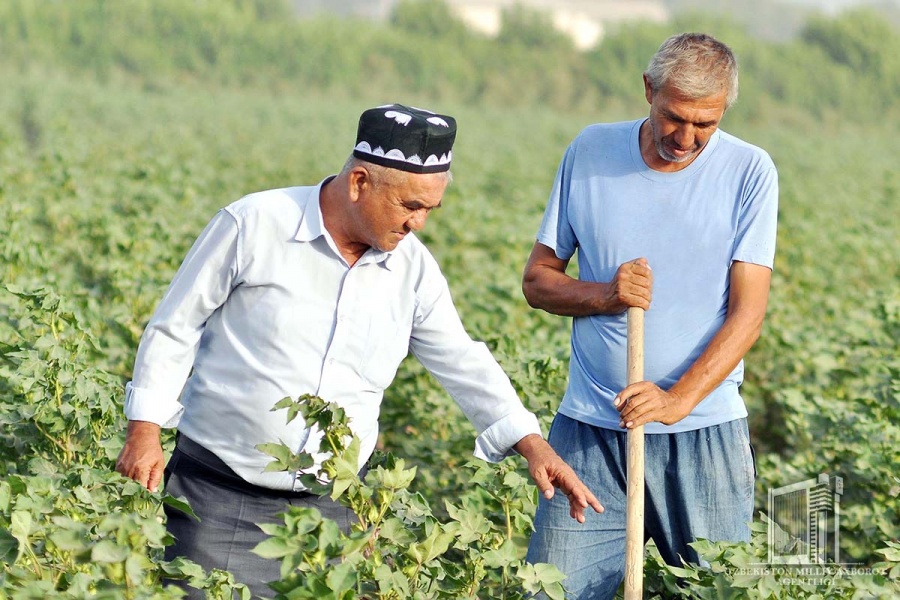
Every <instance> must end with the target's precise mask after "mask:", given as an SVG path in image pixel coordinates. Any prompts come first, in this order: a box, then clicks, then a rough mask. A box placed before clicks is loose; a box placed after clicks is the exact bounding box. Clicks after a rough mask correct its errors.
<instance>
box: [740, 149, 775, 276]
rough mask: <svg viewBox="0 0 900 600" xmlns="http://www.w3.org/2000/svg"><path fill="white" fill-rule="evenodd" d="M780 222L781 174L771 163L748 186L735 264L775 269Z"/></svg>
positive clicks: (741, 209)
mask: <svg viewBox="0 0 900 600" xmlns="http://www.w3.org/2000/svg"><path fill="white" fill-rule="evenodd" d="M777 222H778V172H777V171H776V169H775V166H774V165H772V163H771V162H768V165H767V166H766V167H765V168H763V169H761V170H760V172H759V173H758V174H757V175H756V176H755V177H753V178H752V179H751V180H750V181H749V182H748V185H747V191H746V193H745V194H744V197H743V199H742V201H741V207H740V212H739V214H738V226H737V234H736V236H735V240H734V252H733V253H732V256H731V260H732V261H740V262H747V263H753V264H757V265H762V266H764V267H769V268H770V269H771V268H773V266H774V263H775V236H776V229H777Z"/></svg>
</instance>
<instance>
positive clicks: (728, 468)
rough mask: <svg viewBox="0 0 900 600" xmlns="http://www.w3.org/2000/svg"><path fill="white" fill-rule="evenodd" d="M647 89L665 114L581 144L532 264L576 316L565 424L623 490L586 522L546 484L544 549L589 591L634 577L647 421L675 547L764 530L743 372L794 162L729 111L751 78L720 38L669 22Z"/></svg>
mask: <svg viewBox="0 0 900 600" xmlns="http://www.w3.org/2000/svg"><path fill="white" fill-rule="evenodd" d="M644 89H645V95H646V98H647V101H648V102H649V103H650V116H649V118H647V119H639V120H637V121H631V122H624V123H612V124H597V125H592V126H590V127H587V128H586V129H585V130H584V131H582V132H581V133H580V134H579V135H578V137H576V138H575V140H574V141H573V142H572V144H571V145H570V146H569V148H568V150H567V151H566V153H565V156H564V157H563V160H562V164H561V165H560V167H559V171H558V173H557V176H556V181H555V182H554V185H553V190H552V192H551V194H550V200H549V203H548V205H547V209H546V212H545V214H544V219H543V222H542V223H541V227H540V230H539V232H538V236H537V242H536V243H535V245H534V249H533V250H532V253H531V257H530V258H529V261H528V265H527V266H526V268H525V274H524V280H523V290H524V292H525V296H526V298H527V299H528V302H529V304H531V305H532V306H533V307H535V308H541V309H543V310H546V311H548V312H551V313H554V314H559V315H564V316H570V317H574V321H573V326H572V356H571V361H570V370H569V385H568V388H567V390H566V394H565V396H564V398H563V400H562V404H561V405H560V408H559V413H558V414H557V416H556V419H555V420H554V423H553V427H552V429H551V432H550V439H549V441H550V444H551V445H552V446H553V447H554V449H555V450H556V451H557V452H558V453H559V454H560V456H561V457H562V458H563V459H564V460H565V461H566V462H568V463H569V464H570V465H571V466H572V467H573V468H574V469H575V471H576V472H577V473H578V475H579V476H580V477H581V478H582V480H583V481H584V482H585V483H586V484H587V485H588V486H589V487H590V488H591V489H592V490H593V491H594V492H595V493H596V494H597V497H598V498H599V499H600V501H601V502H602V503H603V504H604V506H605V508H606V510H605V512H604V513H602V514H592V515H588V516H587V521H586V523H584V524H583V525H578V524H574V523H573V524H570V523H569V522H567V521H570V520H571V519H568V505H567V504H565V503H564V502H561V501H560V499H553V500H544V499H542V500H541V502H540V506H539V508H538V512H537V515H536V517H535V529H536V530H535V534H534V535H533V537H532V540H531V544H530V547H529V555H528V559H529V560H530V561H531V562H551V563H553V564H556V565H557V566H558V567H559V568H560V569H561V570H562V571H563V572H564V573H565V574H566V575H567V580H566V581H565V585H566V587H567V589H568V590H569V592H570V594H571V597H574V598H591V599H594V598H611V597H612V596H613V595H614V594H615V591H616V589H617V588H618V586H619V584H620V582H621V581H622V577H623V573H624V564H625V558H624V550H625V495H626V494H625V489H626V481H625V464H626V463H625V449H626V432H627V430H628V429H631V428H633V427H637V426H639V425H645V424H646V427H645V433H646V434H648V435H647V436H646V440H645V461H646V466H645V477H646V490H645V493H646V509H645V511H646V513H645V514H646V516H645V531H646V534H647V535H648V536H649V537H653V538H654V540H655V542H656V544H657V546H658V547H659V550H660V552H661V553H662V556H663V557H664V558H665V559H666V561H668V562H669V563H671V564H675V565H678V564H680V559H679V555H680V556H681V557H683V558H684V559H685V560H690V561H695V562H696V561H698V560H699V557H698V556H697V554H696V552H695V551H694V550H693V549H692V548H691V547H690V546H688V544H689V543H690V542H692V541H694V540H695V539H696V538H706V539H711V540H723V541H724V540H732V541H738V540H748V539H749V528H748V523H749V522H750V521H751V519H752V512H753V484H754V465H753V457H752V449H751V447H750V441H749V434H748V430H747V421H746V417H747V409H746V407H745V405H744V402H743V400H742V399H741V396H740V393H739V386H740V384H741V382H742V380H743V356H744V354H746V352H747V351H748V350H749V349H750V347H751V346H752V345H753V343H754V342H755V341H756V339H757V338H758V336H759V333H760V329H761V326H762V321H763V317H764V315H765V311H766V303H767V300H768V293H769V280H770V276H771V271H772V265H773V260H774V252H775V227H776V218H777V209H778V177H777V173H776V170H775V166H774V164H773V163H772V160H771V159H770V158H769V156H768V154H766V153H765V152H764V151H763V150H761V149H759V148H757V147H755V146H752V145H750V144H747V143H746V142H743V141H741V140H739V139H737V138H735V137H734V136H732V135H729V134H727V133H725V132H724V131H721V130H719V128H718V127H719V122H720V121H721V119H722V117H723V115H724V114H725V111H726V110H727V108H728V107H729V106H731V104H732V103H733V102H734V100H735V99H736V98H737V89H738V85H737V64H736V62H735V59H734V56H733V54H732V52H731V50H730V49H729V48H728V47H727V46H725V45H724V44H722V43H721V42H719V41H717V40H715V39H713V38H711V37H709V36H706V35H702V34H683V35H679V36H674V37H672V38H670V39H668V40H666V42H665V43H663V45H662V46H661V47H660V49H659V51H658V52H657V53H656V55H654V57H653V58H652V60H651V61H650V64H649V66H648V68H647V71H646V72H645V73H644ZM576 252H577V253H578V278H577V279H576V278H574V277H571V276H569V275H567V274H566V267H567V265H568V263H569V260H570V259H571V258H572V256H573V255H574V254H575V253H576ZM632 306H636V307H640V308H643V309H644V310H646V316H645V322H644V331H645V339H644V345H645V348H644V351H645V375H644V376H645V381H643V382H640V383H636V384H633V385H627V381H626V377H627V371H626V320H625V311H626V310H627V309H628V308H629V307H632Z"/></svg>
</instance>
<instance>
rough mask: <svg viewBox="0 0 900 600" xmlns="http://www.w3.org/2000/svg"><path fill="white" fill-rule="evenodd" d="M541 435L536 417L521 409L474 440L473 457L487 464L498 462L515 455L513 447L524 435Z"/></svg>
mask: <svg viewBox="0 0 900 600" xmlns="http://www.w3.org/2000/svg"><path fill="white" fill-rule="evenodd" d="M532 433H536V434H538V435H540V436H541V437H543V435H542V434H541V426H540V424H539V423H538V420H537V417H536V416H534V414H533V413H530V412H528V411H527V410H525V408H524V407H523V408H522V410H521V411H516V412H514V413H513V414H510V415H507V416H505V417H503V418H502V419H500V420H499V421H497V422H496V423H494V424H493V425H491V426H490V427H488V428H487V429H485V430H484V432H483V433H482V434H481V435H479V436H478V437H477V438H476V439H475V457H476V458H480V459H481V460H486V461H488V462H493V463H496V462H500V461H501V460H503V459H504V458H506V457H507V456H512V455H513V454H515V453H516V452H515V450H513V446H515V445H516V444H517V443H518V442H519V440H521V439H522V438H523V437H525V436H526V435H531V434H532Z"/></svg>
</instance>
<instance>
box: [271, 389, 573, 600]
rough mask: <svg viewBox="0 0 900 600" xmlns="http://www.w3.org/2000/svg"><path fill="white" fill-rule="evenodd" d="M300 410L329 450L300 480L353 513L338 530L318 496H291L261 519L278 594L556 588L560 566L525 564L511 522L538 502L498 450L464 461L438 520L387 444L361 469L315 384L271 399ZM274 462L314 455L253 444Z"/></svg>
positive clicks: (341, 423)
mask: <svg viewBox="0 0 900 600" xmlns="http://www.w3.org/2000/svg"><path fill="white" fill-rule="evenodd" d="M282 409H287V410H288V417H287V418H288V422H290V421H292V420H293V419H294V418H296V417H297V416H298V415H302V416H303V417H304V419H305V424H306V426H307V427H315V428H316V429H317V430H318V431H320V432H322V441H321V444H320V447H319V451H320V452H321V453H323V454H325V455H327V456H328V457H329V458H327V459H326V460H325V461H324V462H323V463H322V466H321V468H320V469H319V471H318V472H317V473H306V474H304V475H301V481H302V482H303V483H304V485H306V486H307V487H308V488H310V489H313V490H315V491H316V492H317V493H320V494H328V495H330V496H331V498H332V499H335V500H338V501H340V503H341V504H343V505H344V506H346V507H348V508H349V509H351V510H352V511H353V513H354V514H355V515H357V519H358V520H357V522H356V523H354V524H353V526H352V528H351V531H349V532H342V531H340V530H339V529H338V527H337V525H336V524H335V523H334V522H333V521H330V520H327V519H323V518H322V515H321V514H320V513H319V511H318V510H316V509H314V508H298V507H291V508H290V509H288V511H287V513H286V514H285V515H284V525H262V527H263V530H264V531H265V532H266V533H267V534H269V535H270V536H271V537H270V538H269V539H267V540H266V541H264V542H262V543H260V544H259V545H258V546H257V547H256V548H255V550H254V552H256V553H257V554H259V555H260V556H263V557H265V558H271V559H280V560H281V581H279V582H277V583H274V584H272V588H273V589H274V590H275V591H277V592H279V596H278V597H279V598H310V599H314V598H315V599H317V598H334V599H338V598H360V597H362V598H378V599H385V600H386V599H391V598H393V599H397V600H400V599H403V598H421V599H425V598H448V599H449V598H461V597H476V596H477V597H479V598H508V599H510V600H513V599H516V598H525V597H528V596H527V594H531V593H539V592H545V593H546V594H547V595H548V596H549V597H550V598H552V599H554V600H557V599H561V598H562V597H563V589H562V586H561V585H560V581H562V575H561V574H560V573H559V571H558V570H557V569H556V568H555V567H553V566H551V565H546V564H536V565H526V564H524V561H523V560H522V558H521V552H520V548H517V542H518V543H519V544H521V542H522V539H521V537H520V536H517V532H522V531H526V530H530V529H531V517H530V515H531V514H532V513H533V511H534V498H533V493H532V492H530V491H529V492H526V491H525V490H526V489H527V487H526V480H525V479H524V478H523V477H522V475H520V474H519V473H517V472H516V471H515V468H514V466H513V465H511V464H510V462H509V461H506V462H504V463H502V464H500V465H486V464H483V463H477V464H476V463H469V464H467V465H466V467H465V469H466V470H467V471H469V472H470V478H469V484H470V485H469V488H468V490H467V491H466V492H465V493H464V494H463V495H462V496H461V497H460V498H459V501H458V502H451V501H449V500H445V502H444V504H445V509H446V512H447V514H448V515H449V518H448V519H447V520H441V519H439V518H437V517H436V516H435V515H434V513H433V512H432V510H431V508H430V506H429V505H428V502H427V501H426V500H425V498H424V497H423V496H422V495H421V494H415V493H412V492H410V491H409V487H410V484H411V483H412V481H413V479H414V478H415V476H416V469H415V467H412V468H407V466H406V461H404V460H403V459H401V458H396V457H394V456H393V455H390V454H387V455H381V456H379V457H378V458H376V459H375V461H374V462H373V463H371V464H370V468H369V469H368V472H367V473H366V475H365V479H364V480H360V479H359V476H358V474H357V465H358V460H359V438H357V437H355V436H353V437H352V440H351V441H350V442H349V443H348V442H347V440H348V438H349V437H350V430H349V428H348V424H347V417H346V415H345V413H344V410H343V409H342V408H340V407H338V406H336V405H332V404H329V403H327V402H325V401H324V400H322V399H321V398H318V397H315V396H310V395H306V396H302V397H300V398H298V399H297V400H296V401H295V400H292V399H290V398H285V399H284V400H282V401H281V402H279V403H278V404H276V405H275V408H274V409H273V410H282ZM259 448H260V449H261V450H262V451H264V452H266V453H268V454H269V455H271V456H273V457H274V458H275V461H274V463H273V464H274V465H275V468H276V470H284V469H287V470H289V471H291V472H295V471H296V469H297V468H298V466H299V467H300V468H308V467H310V466H311V463H312V457H311V456H310V455H309V454H306V453H300V454H299V455H298V454H294V453H293V452H292V451H291V449H290V448H288V447H287V446H285V445H284V444H265V445H262V446H260V447H259Z"/></svg>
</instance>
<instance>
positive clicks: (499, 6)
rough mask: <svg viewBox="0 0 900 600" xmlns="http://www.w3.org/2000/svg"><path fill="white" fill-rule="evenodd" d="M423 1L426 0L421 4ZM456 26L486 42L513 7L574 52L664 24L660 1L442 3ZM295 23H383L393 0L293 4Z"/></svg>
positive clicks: (326, 0) (306, 0) (481, 0)
mask: <svg viewBox="0 0 900 600" xmlns="http://www.w3.org/2000/svg"><path fill="white" fill-rule="evenodd" d="M423 1H426V0H423ZM445 1H446V3H447V6H448V7H449V8H450V10H452V11H453V12H454V13H455V14H456V15H457V16H458V17H459V19H460V20H461V21H463V22H464V23H466V24H467V25H468V26H469V27H471V28H472V29H473V30H475V31H479V32H481V33H483V34H486V35H489V36H495V35H497V34H498V33H499V32H500V27H501V25H502V22H503V11H504V10H507V9H510V8H513V7H515V6H522V7H524V8H528V9H530V10H535V11H538V12H543V13H546V14H549V16H550V20H551V21H552V23H553V25H554V27H556V28H557V29H558V30H559V31H562V32H563V33H565V34H567V35H568V36H569V37H571V38H572V40H573V42H574V43H575V46H576V47H578V48H581V49H587V48H590V47H592V46H594V45H596V44H597V43H598V42H599V41H600V40H601V39H602V37H603V33H604V31H605V29H606V28H607V27H608V26H609V25H614V24H616V23H621V22H624V21H636V20H644V21H652V22H655V23H661V22H664V21H666V20H667V19H668V18H669V10H668V8H667V7H666V3H665V2H664V1H663V0H445ZM293 2H294V8H295V10H296V11H297V14H298V15H300V16H301V17H308V16H312V15H315V14H317V13H323V12H328V13H333V14H338V15H342V16H356V17H365V18H370V19H375V20H385V19H387V18H388V17H389V16H390V14H391V12H392V11H393V10H394V7H395V6H396V5H397V4H398V2H399V0H293Z"/></svg>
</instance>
